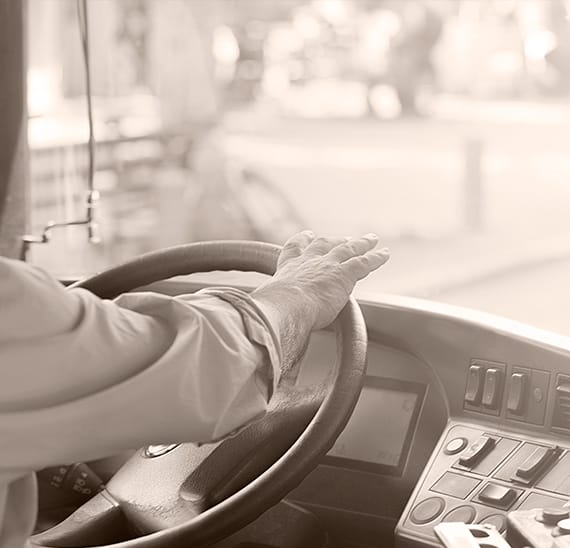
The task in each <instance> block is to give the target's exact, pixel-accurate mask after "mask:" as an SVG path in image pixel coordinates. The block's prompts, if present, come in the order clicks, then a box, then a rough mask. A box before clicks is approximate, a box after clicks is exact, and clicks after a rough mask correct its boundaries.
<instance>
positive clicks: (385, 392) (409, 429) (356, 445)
mask: <svg viewBox="0 0 570 548" xmlns="http://www.w3.org/2000/svg"><path fill="white" fill-rule="evenodd" d="M424 392H425V387H424V386H423V385H421V384H418V383H410V382H404V381H397V380H394V379H384V378H379V377H369V378H367V381H366V383H365V386H364V388H363V389H362V393H361V394H360V398H359V399H358V403H357V404H356V407H355V409H354V412H353V414H352V417H351V418H350V421H349V422H348V424H347V426H346V428H345V429H344V431H343V432H342V433H341V435H340V436H339V437H338V439H337V441H336V443H335V444H334V446H333V448H332V449H331V450H330V451H329V453H328V457H327V459H326V462H327V463H328V464H340V465H344V466H346V465H350V466H351V467H354V466H356V467H357V468H365V469H374V470H376V471H381V472H383V473H390V474H397V473H400V472H401V470H402V468H403V465H404V463H405V460H406V457H407V452H408V450H409V446H410V443H411V440H412V436H413V431H414V429H415V425H416V422H417V419H418V415H419V409H420V407H421V403H422V401H423V395H424Z"/></svg>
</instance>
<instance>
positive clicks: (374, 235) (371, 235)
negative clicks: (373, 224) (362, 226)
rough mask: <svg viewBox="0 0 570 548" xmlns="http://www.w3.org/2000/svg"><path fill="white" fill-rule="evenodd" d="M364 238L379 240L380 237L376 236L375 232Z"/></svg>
mask: <svg viewBox="0 0 570 548" xmlns="http://www.w3.org/2000/svg"><path fill="white" fill-rule="evenodd" d="M364 237H365V238H367V239H369V240H377V239H378V235H377V234H374V232H369V233H368V234H365V235H364Z"/></svg>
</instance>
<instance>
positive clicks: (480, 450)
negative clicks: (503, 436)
mask: <svg viewBox="0 0 570 548" xmlns="http://www.w3.org/2000/svg"><path fill="white" fill-rule="evenodd" d="M496 444H497V440H496V439H495V438H491V437H490V436H481V437H480V438H479V439H478V440H477V441H476V442H475V443H473V445H471V447H469V449H468V450H467V452H466V453H464V454H463V456H462V457H460V459H459V464H460V465H461V466H465V467H467V468H472V467H473V466H475V464H477V463H478V462H479V461H480V460H481V459H482V458H483V457H484V456H485V455H487V454H488V453H489V452H490V451H491V450H492V449H493V447H495V445H496Z"/></svg>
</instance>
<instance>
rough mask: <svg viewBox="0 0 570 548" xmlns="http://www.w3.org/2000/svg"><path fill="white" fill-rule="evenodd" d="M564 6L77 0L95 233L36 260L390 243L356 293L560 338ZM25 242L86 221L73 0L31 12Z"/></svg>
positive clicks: (62, 240)
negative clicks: (92, 140) (401, 298)
mask: <svg viewBox="0 0 570 548" xmlns="http://www.w3.org/2000/svg"><path fill="white" fill-rule="evenodd" d="M569 13H570V3H568V2H566V1H564V0H512V1H511V0H432V1H430V0H421V1H420V0H314V1H308V0H271V1H268V0H97V2H90V3H89V32H90V42H89V45H90V52H89V55H90V60H91V78H92V88H93V101H94V106H93V108H94V125H95V137H96V140H97V147H96V152H97V154H96V172H95V186H96V188H97V189H98V191H99V192H100V195H101V197H100V200H99V202H98V204H97V208H96V214H95V215H96V220H97V223H98V226H99V237H100V240H101V241H100V243H98V244H97V245H94V244H91V243H89V242H88V241H87V236H86V230H85V227H70V228H66V229H58V230H54V231H53V233H52V238H51V241H50V242H49V243H48V244H44V245H33V246H32V248H31V250H30V255H29V259H30V261H31V262H33V263H36V264H39V265H41V266H43V267H45V268H47V269H48V270H50V271H51V272H53V273H54V274H56V275H60V276H75V275H85V274H87V273H90V272H93V271H95V270H101V269H102V268H105V267H107V266H109V265H113V264H116V263H118V262H120V261H124V260H127V259H129V258H131V257H133V256H135V255H137V254H140V253H143V252H146V251H150V250H153V249H157V248H160V247H164V246H169V245H174V244H178V243H183V242H193V241H200V240H211V239H256V240H264V241H269V242H274V243H279V244H281V243H283V242H284V241H285V239H286V238H287V237H288V236H290V235H291V234H293V233H295V232H296V231H298V230H300V229H304V228H311V229H313V230H314V231H315V232H317V233H319V234H326V235H341V236H346V235H359V234H361V233H365V232H370V231H374V232H376V233H378V234H379V235H380V237H381V240H382V244H383V245H387V246H388V247H390V249H391V251H392V258H391V260H390V262H389V264H388V265H386V266H385V267H384V268H383V269H381V271H379V272H378V273H376V274H374V275H373V276H371V277H370V278H368V279H367V280H365V281H364V282H362V283H361V284H360V288H359V289H360V290H361V291H363V292H369V291H374V292H378V291H379V292H387V293H397V294H402V295H410V296H419V297H426V298H429V299H434V300H438V301H442V302H447V303H452V304H459V305H462V306H468V307H473V308H477V309H480V310H484V311H488V312H492V313H497V314H501V315H505V316H507V317H510V318H513V319H515V320H519V321H523V322H527V323H530V324H533V325H535V326H538V327H542V328H546V329H551V330H554V331H558V332H560V333H563V334H568V335H570V314H568V313H567V309H568V308H570V288H569V285H570V284H569V283H568V280H570V139H569V138H568V130H569V128H570V21H569V15H568V14H569ZM29 18H30V19H29V20H30V27H29V47H28V54H29V73H28V92H29V96H28V105H29V115H30V120H29V143H30V147H31V180H32V190H31V199H32V210H31V215H32V232H33V233H34V232H35V233H40V232H41V230H42V229H43V227H44V226H45V225H46V223H48V222H49V221H50V220H55V221H66V220H73V219H75V218H81V217H83V216H84V211H85V195H86V191H87V182H86V181H87V165H88V155H87V145H86V142H87V136H88V126H87V112H86V97H85V73H84V71H85V68H84V64H83V57H82V50H81V41H80V35H79V30H78V29H79V26H78V17H77V5H76V3H75V2H73V1H71V0H30V4H29Z"/></svg>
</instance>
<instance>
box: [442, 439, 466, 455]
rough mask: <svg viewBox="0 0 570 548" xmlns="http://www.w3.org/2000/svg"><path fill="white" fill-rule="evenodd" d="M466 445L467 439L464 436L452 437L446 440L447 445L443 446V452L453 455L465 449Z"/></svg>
mask: <svg viewBox="0 0 570 548" xmlns="http://www.w3.org/2000/svg"><path fill="white" fill-rule="evenodd" d="M466 446H467V440H466V439H465V438H453V439H452V440H450V441H449V442H447V445H446V446H445V449H444V450H443V452H444V453H445V454H446V455H455V454H457V453H459V452H460V451H463V449H465V447H466Z"/></svg>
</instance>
